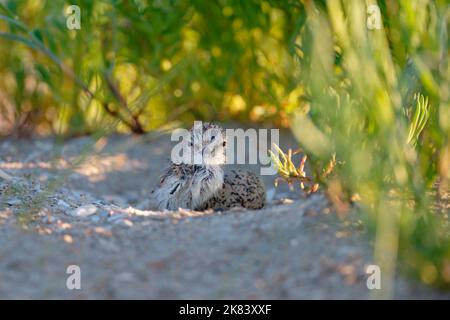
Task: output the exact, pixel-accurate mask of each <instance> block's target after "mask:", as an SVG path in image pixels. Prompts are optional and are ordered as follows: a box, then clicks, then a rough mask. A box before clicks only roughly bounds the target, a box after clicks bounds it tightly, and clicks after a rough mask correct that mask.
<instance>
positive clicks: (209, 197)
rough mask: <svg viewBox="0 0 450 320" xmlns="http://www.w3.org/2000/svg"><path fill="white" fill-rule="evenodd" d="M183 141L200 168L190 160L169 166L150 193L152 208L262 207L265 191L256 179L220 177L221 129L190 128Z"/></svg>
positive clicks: (239, 173)
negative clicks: (187, 135) (185, 139)
mask: <svg viewBox="0 0 450 320" xmlns="http://www.w3.org/2000/svg"><path fill="white" fill-rule="evenodd" d="M187 141H188V146H189V147H190V148H191V150H192V156H193V157H194V159H195V157H198V158H200V159H201V161H200V164H192V163H193V162H195V161H192V157H189V158H185V159H183V160H182V161H181V162H180V163H178V164H176V163H173V162H172V163H171V164H170V166H169V167H168V168H167V169H166V171H165V172H164V174H163V175H162V176H161V179H160V182H159V184H158V186H157V188H156V189H155V190H154V191H152V196H151V198H152V199H151V200H152V203H153V207H156V208H157V209H158V210H165V209H167V210H177V209H178V208H186V209H193V210H205V209H208V208H213V209H228V208H232V207H244V208H250V209H259V208H261V207H263V206H264V200H265V188H264V184H263V183H262V181H261V179H260V178H259V177H258V176H256V175H255V174H253V173H251V172H247V171H241V170H237V171H236V170H233V171H231V172H230V173H228V174H226V175H224V172H223V169H222V165H223V164H225V146H226V139H225V133H224V130H223V129H222V128H221V127H219V126H218V125H216V124H212V123H203V124H202V125H201V126H196V125H194V127H192V129H191V130H190V131H189V137H187Z"/></svg>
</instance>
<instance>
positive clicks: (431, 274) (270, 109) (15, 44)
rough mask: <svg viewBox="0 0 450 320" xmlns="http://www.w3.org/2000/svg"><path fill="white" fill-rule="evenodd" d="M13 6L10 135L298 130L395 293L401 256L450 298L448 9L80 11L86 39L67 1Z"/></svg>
mask: <svg viewBox="0 0 450 320" xmlns="http://www.w3.org/2000/svg"><path fill="white" fill-rule="evenodd" d="M0 4H2V6H1V7H0V79H1V81H0V111H1V112H0V121H1V122H0V134H8V133H11V132H12V133H27V132H33V133H36V132H37V133H43V134H48V133H56V134H63V135H74V134H86V133H92V132H95V131H96V130H97V129H99V128H102V127H104V126H112V130H117V131H119V132H136V133H140V132H144V131H150V130H153V129H156V128H160V127H163V126H166V125H169V124H171V123H174V122H177V123H184V124H188V123H191V122H192V121H193V120H194V119H197V120H201V119H207V120H211V119H212V120H216V121H220V120H229V119H237V120H240V121H247V122H261V123H263V122H268V123H270V124H271V125H272V126H278V127H284V126H290V127H291V128H292V130H293V133H294V135H295V136H296V137H297V138H298V140H299V142H300V144H301V146H302V147H303V148H304V149H305V150H306V151H307V153H308V154H309V155H310V156H311V157H310V163H311V164H312V165H313V170H314V169H315V170H316V173H317V177H316V178H317V180H320V177H319V176H320V175H321V170H322V168H324V166H325V165H326V164H327V163H328V162H329V161H330V159H331V158H332V157H333V156H334V155H335V156H336V160H337V162H338V163H340V164H342V165H338V166H336V168H335V170H334V173H333V176H332V178H330V177H327V181H323V183H324V184H325V185H326V187H327V189H328V194H329V195H330V199H331V200H332V201H333V202H334V203H335V205H336V207H337V209H338V210H339V208H340V207H343V209H345V208H348V206H345V205H344V204H345V203H347V202H348V201H350V199H359V201H358V202H357V204H358V206H359V208H361V210H362V211H363V212H365V213H368V214H367V215H363V216H365V217H367V221H368V224H367V225H368V226H369V227H370V228H372V229H373V230H374V232H375V234H376V241H375V262H376V263H378V264H380V265H381V267H382V272H383V277H382V279H383V289H384V290H383V292H384V293H385V294H386V295H387V296H389V294H391V293H392V288H391V287H390V284H391V283H392V280H393V277H394V272H395V269H396V268H397V267H398V265H396V261H397V258H398V257H400V258H401V260H400V261H401V263H400V266H401V267H402V268H406V269H407V270H408V271H411V272H412V273H414V274H416V275H417V276H418V277H419V278H420V279H421V280H422V281H423V282H425V283H427V284H433V285H437V286H443V287H449V286H450V240H449V238H448V236H449V229H448V212H447V213H446V214H436V213H435V212H433V211H431V209H430V208H431V207H432V204H434V203H436V201H439V197H438V196H436V194H437V193H438V192H434V193H433V191H434V189H433V188H432V186H433V185H435V186H438V189H439V190H438V191H439V192H441V193H445V192H448V182H449V179H450V65H449V50H448V45H449V37H448V34H449V19H450V9H449V5H448V1H446V0H436V1H430V0H421V1H418V0H417V1H415V0H413V1H411V0H398V1H397V0H395V1H394V0H382V1H370V0H367V1H362V0H361V1H359V0H355V1H338V0H330V1H324V0H322V1H307V0H303V1H290V0H288V1H283V0H279V1H276V0H270V1H269V0H267V1H257V0H246V1H238V0H219V1H204V0H201V1H200V0H192V1H187V0H185V1H182V0H180V1H175V0H173V1H171V0H167V1H162V0H159V1H158V0H155V1H143V0H131V1H119V0H110V1H88V0H86V1H72V2H71V3H70V4H77V5H78V6H80V8H81V30H68V29H67V27H66V15H65V9H66V7H67V6H68V5H69V3H68V2H65V1H38V0H15V1H11V0H0ZM373 4H377V7H376V8H379V10H380V11H379V12H380V14H381V16H380V18H381V20H380V21H381V25H380V28H371V27H368V25H367V19H368V16H369V15H372V14H373V13H374V12H375V13H376V12H377V11H376V10H375V11H373V10H369V7H370V5H373ZM372 9H373V7H372ZM438 181H439V183H437V182H438Z"/></svg>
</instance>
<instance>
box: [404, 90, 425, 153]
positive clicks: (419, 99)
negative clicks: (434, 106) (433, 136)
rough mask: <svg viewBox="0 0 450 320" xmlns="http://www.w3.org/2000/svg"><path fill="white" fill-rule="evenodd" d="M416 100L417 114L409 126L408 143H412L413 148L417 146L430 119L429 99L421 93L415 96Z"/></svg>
mask: <svg viewBox="0 0 450 320" xmlns="http://www.w3.org/2000/svg"><path fill="white" fill-rule="evenodd" d="M414 100H415V101H416V105H415V113H414V116H413V119H412V121H411V124H410V126H409V133H408V138H407V142H408V143H411V144H412V145H413V146H415V145H416V144H417V141H418V139H419V136H420V134H421V133H422V131H423V129H424V128H425V125H426V124H427V121H428V119H429V118H430V112H429V104H428V98H425V97H424V96H423V95H422V94H420V93H416V94H415V95H414Z"/></svg>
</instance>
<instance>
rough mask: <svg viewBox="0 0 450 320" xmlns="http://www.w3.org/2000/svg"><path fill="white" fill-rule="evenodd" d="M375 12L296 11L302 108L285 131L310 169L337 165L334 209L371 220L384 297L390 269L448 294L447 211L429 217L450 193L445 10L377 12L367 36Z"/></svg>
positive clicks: (329, 4)
mask: <svg viewBox="0 0 450 320" xmlns="http://www.w3.org/2000/svg"><path fill="white" fill-rule="evenodd" d="M376 3H377V2H375V1H367V2H365V1H337V0H330V1H326V2H312V1H305V10H306V12H307V23H306V25H305V28H304V29H303V30H302V33H301V34H300V35H299V38H300V39H301V40H302V41H301V45H300V46H299V57H300V59H299V60H300V71H301V79H302V80H301V83H302V84H303V88H304V98H303V99H301V101H300V104H299V105H300V108H298V110H296V112H295V115H294V116H293V118H294V121H293V125H292V129H293V132H294V134H295V135H296V137H297V138H298V139H299V141H300V142H301V144H302V145H303V146H304V147H305V148H306V149H307V150H308V151H309V152H310V153H311V154H312V155H313V156H314V157H313V163H314V164H315V167H316V168H317V169H320V168H321V167H322V166H323V164H324V163H326V161H329V159H330V158H331V157H332V156H333V155H334V154H335V155H336V158H337V160H338V161H341V162H343V163H344V165H339V166H336V176H335V178H334V179H332V180H330V181H327V182H326V184H327V186H328V193H329V195H330V198H331V200H332V201H334V203H335V204H336V206H337V207H338V209H339V207H341V208H342V209H343V210H345V209H347V207H346V206H345V205H343V204H345V203H346V200H348V199H351V198H353V199H360V201H358V205H359V206H360V208H361V209H362V210H363V211H364V212H367V213H369V215H368V222H369V224H368V225H369V226H371V227H372V228H373V230H374V232H376V240H375V260H376V261H375V262H376V263H377V264H379V265H380V266H381V270H382V273H383V284H382V287H383V288H384V292H383V294H384V296H385V297H386V296H392V290H393V288H392V286H391V284H392V282H393V278H394V273H395V270H396V268H397V267H398V265H396V261H397V257H401V258H403V259H402V260H401V263H400V267H402V268H406V269H407V270H409V271H411V272H413V273H415V274H417V275H418V276H419V277H420V278H421V280H422V281H424V282H425V283H427V284H434V285H438V286H445V287H450V238H449V231H450V230H449V228H448V204H447V207H446V211H444V212H440V214H436V212H433V211H432V209H431V208H432V205H433V204H434V205H435V204H436V203H438V202H439V201H442V199H440V197H439V195H438V194H439V192H441V193H442V194H445V193H446V195H447V196H448V192H449V191H448V182H449V179H450V64H449V47H448V45H449V38H448V31H449V25H450V6H449V4H448V2H447V1H425V0H424V1H409V0H404V1H402V0H401V1H378V7H377V8H379V9H378V10H379V12H380V15H381V17H382V20H381V22H382V24H381V25H380V28H369V27H368V26H367V23H368V22H367V21H368V20H367V19H368V17H369V16H370V12H371V11H370V10H369V9H368V8H369V5H370V4H376ZM318 173H320V171H318ZM438 181H439V182H438ZM433 185H434V187H435V188H434V189H433ZM436 188H437V189H438V191H436ZM444 208H445V205H444Z"/></svg>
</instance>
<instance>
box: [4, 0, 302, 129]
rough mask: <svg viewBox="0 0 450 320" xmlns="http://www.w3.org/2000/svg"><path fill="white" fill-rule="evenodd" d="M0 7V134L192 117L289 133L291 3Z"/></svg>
mask: <svg viewBox="0 0 450 320" xmlns="http://www.w3.org/2000/svg"><path fill="white" fill-rule="evenodd" d="M0 3H3V6H2V7H3V8H1V9H0V14H1V15H2V16H1V18H0V32H1V35H0V77H1V78H2V79H3V81H1V82H0V92H2V94H1V95H0V107H1V110H2V116H1V121H2V125H1V126H0V130H1V132H3V133H7V132H8V131H11V130H15V131H16V132H19V133H24V132H25V133H26V132H29V131H33V132H36V130H37V132H39V133H52V132H53V133H55V132H56V133H60V134H80V133H89V132H92V131H94V130H95V129H96V128H98V127H99V126H102V124H103V122H105V121H106V122H108V121H109V120H111V119H110V118H111V117H112V118H120V119H121V121H119V123H118V126H117V130H119V131H121V132H129V131H130V130H131V131H135V132H140V131H142V130H144V131H149V130H151V129H154V128H158V127H160V126H162V125H165V124H167V123H168V122H171V121H180V122H182V123H190V122H192V121H193V119H215V120H227V119H231V118H233V119H237V120H242V121H247V120H251V121H276V122H277V123H278V124H279V125H284V126H287V125H288V122H287V116H286V114H285V111H284V110H285V109H286V104H287V102H288V97H289V94H290V92H291V91H292V90H293V89H295V87H296V86H297V84H298V81H297V79H296V72H295V65H294V63H295V58H294V56H293V55H292V52H293V51H292V50H293V48H294V41H295V34H296V33H297V31H298V27H299V22H298V17H299V12H300V9H301V8H300V7H299V6H298V5H289V2H286V1H256V0H249V1H238V0H221V1H217V2H216V1H200V0H197V1H195V0H194V1H141V0H134V1H87V0H86V1H72V2H70V3H69V2H66V1H38V0H19V1H16V0H14V1H3V0H2V1H1V2H0ZM69 4H76V5H78V6H79V7H80V9H81V29H80V30H68V28H67V27H66V17H67V14H66V11H65V10H66V8H67V7H68V5H69ZM30 49H35V50H30ZM86 89H88V90H89V91H91V93H92V94H91V93H89V92H87V90H86ZM136 122H138V123H139V125H138V126H136ZM141 127H142V128H141Z"/></svg>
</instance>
